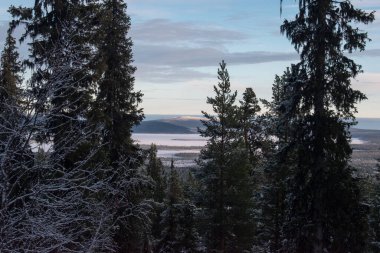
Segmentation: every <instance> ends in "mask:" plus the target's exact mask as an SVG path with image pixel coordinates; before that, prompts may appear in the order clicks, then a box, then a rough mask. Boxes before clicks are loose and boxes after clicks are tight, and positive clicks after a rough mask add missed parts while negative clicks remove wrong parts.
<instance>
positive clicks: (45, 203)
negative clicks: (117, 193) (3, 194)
mask: <svg viewBox="0 0 380 253" xmlns="http://www.w3.org/2000/svg"><path fill="white" fill-rule="evenodd" d="M61 29H62V30H61V37H60V39H58V40H57V41H56V42H55V44H54V47H53V48H52V49H51V50H49V51H47V52H46V54H47V55H46V56H45V57H46V59H48V61H47V62H48V64H45V63H44V64H38V63H35V64H34V69H35V74H34V75H33V77H34V78H36V79H32V80H31V83H30V86H29V87H30V88H31V91H30V94H31V96H32V99H31V100H32V101H33V105H34V108H33V112H34V114H33V118H34V119H35V121H34V122H35V124H34V125H33V128H32V130H31V131H32V132H31V136H32V138H31V139H32V141H33V143H34V146H33V148H34V150H38V151H39V152H38V153H37V154H36V158H35V164H34V168H35V170H36V171H38V180H37V181H36V183H35V184H33V186H32V191H33V195H32V196H31V200H32V201H31V202H30V203H29V204H28V206H27V210H28V221H27V223H26V226H28V225H29V226H31V227H32V228H33V229H32V233H31V234H30V235H29V236H28V237H29V238H30V240H31V242H32V243H31V245H32V247H33V250H32V251H35V252H52V251H63V252H66V251H70V252H84V251H86V252H107V251H111V250H112V249H113V247H114V246H113V243H112V235H113V234H112V233H113V232H112V229H113V228H114V225H113V224H114V221H113V212H114V211H113V209H112V208H113V207H114V206H115V205H116V203H114V202H112V199H108V200H107V199H106V198H102V196H106V195H108V194H109V193H110V192H112V190H113V188H112V185H110V184H109V178H104V177H102V175H105V174H106V175H107V174H109V171H108V167H106V166H104V165H103V164H101V163H95V162H94V156H95V155H96V154H97V153H98V150H99V147H97V146H96V145H94V140H96V139H97V136H98V135H99V132H100V131H99V130H98V129H96V128H95V127H94V126H92V125H91V124H90V122H89V121H88V120H87V118H86V116H87V113H88V107H86V106H85V105H86V103H82V101H83V99H85V100H87V99H88V96H89V94H90V93H89V90H84V89H83V88H82V86H81V84H82V81H83V79H82V78H80V76H81V75H82V74H83V65H85V64H87V62H86V61H85V60H84V59H83V58H82V57H81V54H82V50H83V47H82V46H78V44H77V43H76V36H77V30H76V27H75V25H62V27H61ZM46 73H48V77H47V78H44V79H43V80H44V81H39V82H38V86H36V85H34V81H35V80H42V79H40V78H39V75H45V74H46ZM83 78H86V76H83ZM37 87H38V89H37Z"/></svg>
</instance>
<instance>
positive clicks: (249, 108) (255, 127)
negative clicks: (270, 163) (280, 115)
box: [239, 88, 262, 165]
mask: <svg viewBox="0 0 380 253" xmlns="http://www.w3.org/2000/svg"><path fill="white" fill-rule="evenodd" d="M260 110H261V108H260V106H259V100H258V99H257V97H256V94H255V92H254V91H253V89H252V88H246V89H245V92H244V93H243V99H242V100H241V101H240V115H239V118H240V119H239V121H240V124H241V126H240V128H241V129H242V134H243V137H244V145H245V148H246V150H247V153H248V156H249V160H250V162H251V164H252V165H254V164H255V163H257V162H258V161H257V160H258V154H257V149H258V148H260V146H261V144H262V139H261V138H260V133H261V132H262V131H261V130H260V125H259V124H258V123H259V122H258V113H259V112H260Z"/></svg>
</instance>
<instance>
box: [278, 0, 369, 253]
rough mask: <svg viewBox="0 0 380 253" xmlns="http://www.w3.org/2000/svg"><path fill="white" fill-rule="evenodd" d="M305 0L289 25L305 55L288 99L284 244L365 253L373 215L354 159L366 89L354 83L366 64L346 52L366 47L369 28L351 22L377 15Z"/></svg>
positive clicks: (333, 3) (293, 249)
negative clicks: (353, 136) (363, 201)
mask: <svg viewBox="0 0 380 253" xmlns="http://www.w3.org/2000/svg"><path fill="white" fill-rule="evenodd" d="M299 2H300V6H299V14H298V15H297V16H296V18H295V20H294V21H288V20H285V22H284V24H283V25H282V27H281V31H282V32H283V33H285V34H286V36H287V37H288V38H289V39H290V41H291V42H292V44H293V45H294V47H295V49H296V50H297V52H299V53H300V57H301V61H300V63H298V64H297V65H296V66H295V67H294V70H293V69H292V75H294V76H296V78H295V80H294V81H293V82H292V83H291V84H290V90H289V94H288V96H289V98H288V99H287V101H286V103H287V107H288V108H287V111H288V112H289V113H292V115H291V118H290V121H291V124H292V130H291V140H290V142H289V144H288V145H287V147H286V148H287V149H290V153H289V151H287V152H288V153H287V154H282V155H285V157H284V158H283V159H285V160H287V161H292V163H291V165H290V166H289V170H290V171H291V172H292V176H291V178H290V180H289V185H288V186H289V192H288V194H287V198H286V199H287V210H286V222H285V223H284V224H283V228H284V234H285V238H286V240H285V244H284V245H283V246H284V248H283V250H284V251H285V252H315V253H319V252H326V251H327V252H363V250H364V246H365V245H364V242H365V237H366V225H365V224H366V221H365V214H364V213H363V211H364V210H363V207H362V206H361V205H360V194H359V189H358V186H357V182H356V180H355V179H354V178H353V177H352V172H353V168H352V167H351V166H350V165H349V164H348V160H349V158H350V155H351V152H352V149H351V147H350V146H349V140H350V134H349V127H350V126H351V125H352V122H353V121H354V113H355V112H356V107H355V105H356V103H357V102H359V101H361V100H363V99H365V96H364V95H363V94H362V93H361V92H359V91H357V90H353V89H352V88H351V79H352V78H355V77H356V76H357V75H358V74H359V73H360V70H361V68H360V66H359V65H357V64H355V62H354V61H352V60H351V59H349V58H348V57H347V56H346V54H345V52H347V53H351V52H352V51H354V50H357V49H358V50H364V48H365V45H366V41H367V34H366V33H364V32H361V31H360V30H358V29H356V28H354V27H353V26H352V25H351V23H352V22H358V23H364V24H367V23H369V22H371V21H373V19H374V16H373V13H366V12H364V11H362V10H359V9H356V8H355V7H354V6H353V5H352V4H351V2H350V1H331V0H321V1H319V0H318V1H316V0H305V1H299ZM282 155H280V156H282ZM347 231H350V232H349V233H347Z"/></svg>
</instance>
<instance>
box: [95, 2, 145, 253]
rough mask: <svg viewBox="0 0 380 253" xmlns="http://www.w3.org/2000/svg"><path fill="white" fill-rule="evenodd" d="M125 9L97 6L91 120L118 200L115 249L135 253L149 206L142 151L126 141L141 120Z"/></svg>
mask: <svg viewBox="0 0 380 253" xmlns="http://www.w3.org/2000/svg"><path fill="white" fill-rule="evenodd" d="M126 11H127V5H126V4H125V2H124V1H123V0H103V1H102V2H101V4H100V9H99V14H100V15H99V28H98V30H97V39H96V41H95V46H96V50H97V52H96V56H95V58H94V66H95V68H94V71H95V77H96V83H97V85H98V86H97V93H96V101H95V104H94V109H93V110H92V112H91V120H92V121H93V122H95V123H96V124H98V125H99V124H100V125H102V126H103V130H102V139H101V142H102V145H103V149H102V153H103V159H104V160H105V161H106V165H107V166H110V167H111V168H113V171H114V175H113V177H112V178H113V180H112V182H111V183H112V184H113V185H114V187H115V191H116V192H117V193H115V194H114V195H113V198H115V201H117V202H118V203H119V205H118V206H119V207H118V211H117V214H116V216H115V220H116V221H117V228H118V230H117V231H116V235H115V241H116V243H117V244H118V248H119V251H120V252H136V251H139V250H141V248H143V247H145V246H144V244H146V242H144V241H146V240H147V239H146V235H147V233H148V232H149V231H148V229H149V227H150V224H149V219H148V218H147V217H146V215H149V212H150V207H149V205H148V204H147V203H148V202H146V201H145V200H146V196H144V194H143V192H144V191H143V188H145V187H146V186H147V185H148V184H150V183H151V182H149V180H148V178H146V177H145V176H144V175H142V174H141V170H139V167H140V166H142V165H143V155H142V151H141V150H140V148H139V147H138V146H137V145H135V144H134V141H133V139H132V127H133V126H135V125H137V124H139V123H140V121H141V120H142V119H143V112H142V109H141V108H139V104H140V103H141V101H142V93H141V92H139V91H135V89H134V81H135V78H134V72H135V71H136V68H135V67H134V66H133V65H132V63H133V55H132V40H131V38H130V37H129V35H128V32H129V29H130V25H131V23H130V17H129V16H128V15H127V13H126ZM137 231H138V232H137Z"/></svg>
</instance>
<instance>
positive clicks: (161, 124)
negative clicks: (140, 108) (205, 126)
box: [133, 116, 202, 134]
mask: <svg viewBox="0 0 380 253" xmlns="http://www.w3.org/2000/svg"><path fill="white" fill-rule="evenodd" d="M201 119H202V118H201V117H194V116H179V117H175V118H169V119H159V120H147V121H143V122H142V123H141V124H140V125H139V126H137V127H135V128H134V129H133V131H134V132H135V133H156V134H192V133H197V132H198V131H197V129H198V127H200V128H201V127H202V123H201V121H200V120H201Z"/></svg>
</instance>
